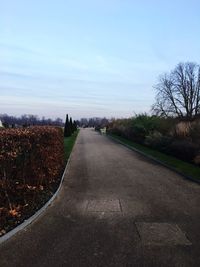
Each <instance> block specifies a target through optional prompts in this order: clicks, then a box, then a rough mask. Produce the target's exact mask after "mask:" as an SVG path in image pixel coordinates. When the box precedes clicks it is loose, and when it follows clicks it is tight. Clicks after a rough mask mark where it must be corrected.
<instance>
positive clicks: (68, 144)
mask: <svg viewBox="0 0 200 267" xmlns="http://www.w3.org/2000/svg"><path fill="white" fill-rule="evenodd" d="M78 133H79V130H77V131H76V132H74V133H73V134H72V135H71V136H70V137H65V139H64V149H65V154H64V158H65V161H67V160H68V159H69V156H70V154H71V151H72V149H73V146H74V143H75V141H76V137H77V135H78Z"/></svg>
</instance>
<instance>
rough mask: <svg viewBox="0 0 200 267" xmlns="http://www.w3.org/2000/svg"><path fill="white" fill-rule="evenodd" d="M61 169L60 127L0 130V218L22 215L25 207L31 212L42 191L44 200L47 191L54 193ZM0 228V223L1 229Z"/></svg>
mask: <svg viewBox="0 0 200 267" xmlns="http://www.w3.org/2000/svg"><path fill="white" fill-rule="evenodd" d="M63 168H64V138H63V130H62V129H61V128H58V127H51V126H33V127H29V128H23V129H22V128H19V129H3V130H1V131H0V218H4V220H6V219H9V216H14V217H15V216H21V215H20V214H21V213H20V211H21V210H23V209H24V207H26V209H29V208H30V209H32V208H33V207H31V206H34V205H37V204H36V203H37V201H38V203H39V202H40V200H37V197H38V196H39V195H40V197H41V194H40V193H41V191H42V193H43V195H44V198H48V196H47V192H48V194H49V193H50V194H53V191H55V188H56V186H57V184H58V183H59V181H60V177H61V175H62V172H63ZM45 201H46V199H44V202H45ZM38 205H39V204H38ZM34 208H35V209H37V207H34ZM5 213H6V216H5ZM2 223H3V222H2ZM1 227H2V225H1V223H0V230H1Z"/></svg>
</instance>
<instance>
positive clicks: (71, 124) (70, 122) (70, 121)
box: [69, 117, 74, 134]
mask: <svg viewBox="0 0 200 267" xmlns="http://www.w3.org/2000/svg"><path fill="white" fill-rule="evenodd" d="M69 125H70V130H71V133H72V134H73V133H74V128H73V123H72V118H71V117H70V120H69Z"/></svg>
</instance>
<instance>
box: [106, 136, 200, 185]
mask: <svg viewBox="0 0 200 267" xmlns="http://www.w3.org/2000/svg"><path fill="white" fill-rule="evenodd" d="M109 135H110V136H111V137H113V138H114V139H116V140H119V141H120V142H121V143H123V144H125V145H128V146H130V147H132V148H135V149H137V150H139V151H141V152H143V153H144V154H146V155H147V156H148V155H149V156H151V157H153V158H154V159H156V160H159V161H161V162H163V163H164V164H166V165H169V166H170V167H172V168H174V169H175V170H176V171H178V172H180V173H182V174H184V175H185V176H189V177H191V178H194V179H198V180H199V181H200V168H199V167H198V166H195V165H193V164H191V163H188V162H185V161H182V160H180V159H177V158H175V157H173V156H169V155H167V154H164V153H162V152H159V151H157V150H154V149H152V148H149V147H146V146H144V145H141V144H138V143H135V142H132V141H130V140H128V139H126V138H123V137H121V136H117V135H114V134H109Z"/></svg>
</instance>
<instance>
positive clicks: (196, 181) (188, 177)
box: [106, 134, 200, 184]
mask: <svg viewBox="0 0 200 267" xmlns="http://www.w3.org/2000/svg"><path fill="white" fill-rule="evenodd" d="M106 136H107V137H108V138H110V139H112V140H113V141H115V142H116V143H119V144H121V145H123V146H125V147H127V148H129V149H130V150H133V151H135V152H137V153H138V154H141V155H143V156H144V157H146V158H148V159H150V160H153V161H155V162H156V163H158V164H160V165H162V166H164V167H166V168H168V169H170V170H171V171H173V172H175V173H177V174H179V175H181V176H182V177H183V178H185V179H188V180H190V181H192V182H195V183H198V184H200V179H196V178H194V177H191V176H189V175H186V174H184V173H183V172H181V171H178V170H176V169H175V168H174V167H172V166H170V165H168V164H167V163H164V162H162V161H160V160H159V159H156V158H154V157H153V156H150V155H147V154H146V153H144V152H142V151H140V150H138V149H137V148H134V147H132V146H130V145H127V144H125V143H124V142H123V141H120V140H118V139H116V138H114V137H112V136H111V135H108V134H107V135H106Z"/></svg>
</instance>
